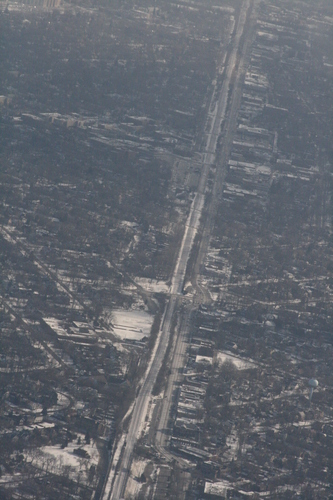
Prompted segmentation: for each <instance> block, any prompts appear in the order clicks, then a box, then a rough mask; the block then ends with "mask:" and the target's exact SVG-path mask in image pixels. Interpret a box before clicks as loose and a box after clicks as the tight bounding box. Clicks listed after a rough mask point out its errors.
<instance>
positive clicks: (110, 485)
mask: <svg viewBox="0 0 333 500" xmlns="http://www.w3.org/2000/svg"><path fill="white" fill-rule="evenodd" d="M251 3H252V0H244V2H243V5H242V8H241V11H240V14H239V17H238V22H237V25H236V29H235V32H234V35H233V40H232V44H233V45H232V50H231V51H230V54H229V57H228V60H227V64H226V68H225V75H224V82H223V86H222V89H221V92H220V94H219V96H216V92H213V95H212V99H211V103H210V108H209V116H208V117H207V123H208V121H209V123H210V125H209V130H208V132H207V136H206V146H205V150H204V152H203V165H202V172H201V177H200V181H199V186H198V191H197V193H196V195H195V197H194V199H193V201H192V205H191V209H190V213H189V216H188V219H187V222H186V225H185V230H184V235H183V238H182V243H181V247H180V250H179V254H178V258H177V261H176V265H175V269H174V273H173V278H172V284H171V290H170V297H169V301H168V303H167V305H166V309H165V312H164V316H163V320H162V324H161V328H160V333H159V335H158V338H157V340H156V345H155V348H154V351H153V353H152V359H151V362H150V364H149V366H148V369H147V371H146V374H145V376H144V379H143V382H142V385H141V387H140V390H139V392H138V394H137V397H136V399H135V401H134V406H133V410H132V416H131V420H130V424H129V428H128V432H127V435H126V436H125V438H124V439H123V440H122V449H121V450H120V453H118V454H116V455H115V457H114V459H113V460H112V461H111V463H110V467H109V472H108V477H107V479H106V482H105V488H104V491H103V494H102V498H103V500H120V499H122V498H123V497H124V494H125V490H126V484H127V480H128V475H129V472H130V468H131V463H132V458H133V451H134V447H135V445H136V443H137V440H138V438H139V437H140V434H141V430H142V424H143V422H144V421H145V417H146V415H147V411H148V407H149V402H150V399H151V395H152V391H153V387H154V385H155V382H156V378H157V375H158V372H159V370H160V368H161V366H162V363H163V360H164V358H165V355H166V352H167V347H168V344H169V341H170V337H171V333H172V324H173V319H174V315H175V313H176V311H177V310H178V309H179V304H180V302H181V301H182V290H183V286H184V280H185V273H186V267H187V263H188V260H189V256H190V252H191V250H192V248H193V243H194V238H195V235H196V233H197V231H198V229H199V225H200V218H201V215H202V212H203V208H204V202H205V191H206V184H207V178H208V174H209V171H210V168H211V167H212V165H214V163H215V159H216V149H217V144H218V138H219V135H220V131H221V124H222V122H223V120H224V119H225V118H226V112H227V105H228V98H229V89H230V84H231V79H232V76H233V73H234V72H235V71H237V69H238V68H239V48H240V41H241V37H242V34H243V31H244V27H245V25H246V20H247V18H248V12H249V8H250V5H251ZM228 118H229V119H230V117H228ZM233 121H234V120H233ZM186 314H187V315H188V310H187V312H186ZM187 321H188V316H187V318H185V320H184V318H183V321H182V323H181V326H180V328H178V329H177V331H176V333H175V335H176V336H175V339H174V340H175V344H174V345H175V348H174V351H173V354H174V358H173V360H172V370H171V375H170V379H169V381H168V386H167V390H166V394H165V396H166V397H165V398H164V400H163V401H164V402H163V406H162V411H161V415H160V419H159V423H158V427H157V435H156V445H157V446H158V447H163V446H164V445H165V435H166V434H165V430H166V428H167V421H168V418H169V414H170V407H171V400H172V387H173V383H174V381H175V379H176V377H177V375H176V374H177V372H178V368H180V367H182V366H183V364H184V356H185V350H186V345H185V342H184V335H185V334H186V332H187V328H186V325H187Z"/></svg>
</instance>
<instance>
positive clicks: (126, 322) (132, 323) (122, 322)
mask: <svg viewBox="0 0 333 500" xmlns="http://www.w3.org/2000/svg"><path fill="white" fill-rule="evenodd" d="M112 317H113V330H114V334H115V335H117V336H118V337H120V338H121V339H122V340H125V339H127V340H141V339H143V337H149V335H150V330H151V327H152V324H153V319H154V317H153V316H152V315H151V314H148V313H147V312H145V311H135V310H129V311H126V310H122V309H117V310H114V311H112Z"/></svg>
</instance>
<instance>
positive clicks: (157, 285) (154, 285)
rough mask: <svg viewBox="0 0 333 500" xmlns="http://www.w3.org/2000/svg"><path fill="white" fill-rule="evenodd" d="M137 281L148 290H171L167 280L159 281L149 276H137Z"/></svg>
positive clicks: (155, 291)
mask: <svg viewBox="0 0 333 500" xmlns="http://www.w3.org/2000/svg"><path fill="white" fill-rule="evenodd" d="M135 283H137V284H138V285H139V286H141V287H142V288H143V289H144V290H146V291H147V292H152V293H168V291H169V286H168V285H167V284H166V282H165V281H158V280H153V279H148V278H135Z"/></svg>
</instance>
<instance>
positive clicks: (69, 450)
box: [25, 434, 99, 481]
mask: <svg viewBox="0 0 333 500" xmlns="http://www.w3.org/2000/svg"><path fill="white" fill-rule="evenodd" d="M78 437H80V439H81V444H78V442H77V439H75V440H74V441H72V442H71V443H68V446H66V448H63V449H62V448H61V446H60V445H54V446H42V447H41V448H39V449H37V450H32V451H28V452H27V453H25V455H26V459H27V461H28V462H31V463H32V465H34V466H35V467H37V468H40V469H45V468H48V469H52V471H53V472H54V473H55V474H63V472H64V468H65V467H66V468H67V471H68V473H69V475H70V476H71V477H72V478H73V479H76V478H77V477H78V475H81V478H82V480H83V481H85V480H86V479H87V477H88V473H89V469H90V467H91V466H92V465H94V466H97V464H98V461H99V452H98V450H97V446H96V444H95V442H93V441H92V440H91V442H90V444H86V442H85V439H84V434H78ZM77 448H80V449H82V450H84V451H85V452H86V453H87V458H82V457H80V456H78V455H76V454H74V449H77Z"/></svg>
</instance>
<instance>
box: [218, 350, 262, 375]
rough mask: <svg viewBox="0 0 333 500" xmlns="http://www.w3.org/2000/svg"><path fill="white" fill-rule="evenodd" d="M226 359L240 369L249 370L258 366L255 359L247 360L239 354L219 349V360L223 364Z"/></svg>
mask: <svg viewBox="0 0 333 500" xmlns="http://www.w3.org/2000/svg"><path fill="white" fill-rule="evenodd" d="M226 361H231V362H232V363H233V364H234V365H235V367H236V368H237V369H238V370H248V369H249V368H255V366H256V364H255V362H254V361H251V360H245V359H242V358H239V357H238V356H234V355H233V354H229V353H227V352H222V351H219V352H218V353H217V362H218V363H220V364H222V363H225V362H226Z"/></svg>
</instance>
